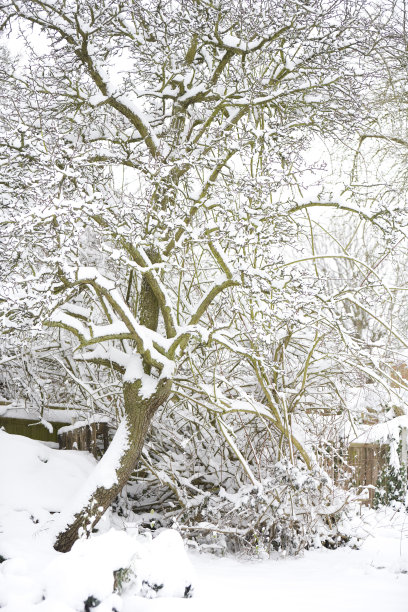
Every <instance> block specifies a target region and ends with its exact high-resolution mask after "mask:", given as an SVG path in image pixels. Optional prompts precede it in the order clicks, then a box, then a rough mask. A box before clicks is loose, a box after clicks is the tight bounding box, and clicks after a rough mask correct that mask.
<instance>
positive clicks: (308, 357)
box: [0, 0, 382, 551]
mask: <svg viewBox="0 0 408 612" xmlns="http://www.w3.org/2000/svg"><path fill="white" fill-rule="evenodd" d="M366 5H367V2H365V1H364V2H352V3H345V2H343V0H334V1H333V2H330V3H328V2H325V1H324V0H312V1H310V2H302V3H297V2H293V0H290V1H289V0H288V1H286V0H284V1H283V2H282V1H279V2H278V1H276V0H265V1H259V2H258V1H257V2H253V3H251V2H250V3H247V2H236V1H235V0H226V1H223V2H219V3H218V2H215V3H214V2H207V1H206V0H202V1H198V0H197V1H196V0H182V1H180V2H173V1H168V2H167V1H164V2H163V1H159V0H145V1H141V0H132V1H128V2H119V1H116V0H114V1H113V0H100V1H99V2H94V1H93V0H89V1H85V2H77V1H75V0H55V1H53V2H47V1H41V0H27V1H24V2H20V1H18V0H11V1H9V2H7V3H4V4H3V13H4V19H3V27H4V29H5V31H7V28H9V26H10V25H11V30H12V32H13V34H14V35H15V33H16V31H17V29H18V28H20V30H21V36H22V37H23V39H24V40H25V41H26V53H27V54H28V56H29V57H28V59H27V60H25V61H24V60H22V61H20V62H19V63H14V64H10V63H9V62H8V61H3V68H2V73H1V83H2V98H1V105H2V109H1V117H0V125H1V139H2V140H1V149H0V155H1V165H0V173H1V175H0V181H1V183H2V185H3V195H2V210H3V212H2V214H3V222H4V225H3V226H4V228H5V237H4V240H5V242H6V244H7V266H5V268H4V272H3V273H2V274H4V276H3V279H2V280H3V282H2V287H3V288H2V314H3V320H4V322H5V324H6V325H7V326H8V328H9V329H11V330H12V329H17V328H23V327H24V326H26V325H29V326H36V325H38V324H41V323H45V325H46V326H48V328H50V333H53V331H54V330H55V329H57V330H58V329H59V330H62V332H63V333H69V334H71V336H72V337H73V338H75V340H76V346H75V347H74V354H75V356H76V359H77V360H80V361H82V362H84V363H86V364H88V365H90V366H92V367H95V368H96V369H97V371H101V370H103V369H106V371H107V374H106V376H112V377H114V379H115V380H116V381H117V384H120V386H121V391H122V394H123V418H122V420H121V423H120V425H119V427H118V430H117V433H116V435H115V436H114V438H113V441H112V443H111V445H110V448H109V449H108V451H107V453H106V454H105V456H104V457H103V459H102V460H101V461H100V463H99V464H98V466H97V468H96V470H95V473H94V474H93V475H92V478H91V479H90V480H89V481H87V483H86V485H85V486H84V489H83V490H82V491H81V492H80V493H79V495H78V497H77V499H76V500H74V502H73V504H72V506H71V507H70V508H69V509H67V511H66V512H65V513H64V514H63V515H62V516H61V517H60V518H59V519H58V521H57V524H56V526H55V535H56V544H55V546H56V548H57V549H58V550H62V551H65V550H68V549H69V548H70V547H71V546H72V544H73V542H74V541H75V540H76V538H77V537H78V535H79V534H80V533H82V532H86V533H89V532H90V531H91V529H92V528H93V526H94V525H95V523H96V522H97V521H98V520H99V518H100V517H101V516H102V514H103V513H104V512H105V510H106V508H107V507H108V506H109V505H110V503H111V502H112V500H113V499H114V498H115V496H116V495H117V494H118V493H119V492H120V490H121V489H122V487H123V485H124V484H125V483H126V481H127V480H128V478H129V476H130V474H131V473H132V471H133V469H134V466H135V464H136V462H137V461H138V459H139V458H140V455H141V452H142V448H143V444H144V441H145V438H146V435H147V432H148V428H149V425H150V422H151V420H152V418H153V416H154V415H155V413H156V412H157V411H158V409H159V408H160V407H161V406H163V405H164V404H165V403H166V402H168V401H172V402H173V404H174V406H177V403H178V402H182V401H183V402H184V406H187V407H189V406H191V405H196V406H201V407H204V408H205V409H206V410H207V411H209V413H210V414H211V415H212V416H211V419H212V421H213V422H214V423H215V424H216V427H217V430H218V431H219V432H221V433H222V435H223V436H224V438H225V439H226V440H227V441H228V443H229V446H230V448H231V449H232V452H233V453H235V455H236V457H237V458H238V460H239V462H240V464H241V466H242V467H243V470H244V472H245V473H246V475H247V478H248V479H249V481H250V482H251V483H252V484H253V485H256V483H257V481H256V478H255V477H254V475H253V471H252V469H251V467H250V465H249V463H248V461H247V460H246V459H245V457H244V456H243V454H242V453H241V451H240V450H239V448H238V446H237V445H236V444H235V443H234V431H233V428H232V426H231V423H230V422H229V419H230V418H231V415H232V414H236V413H239V414H241V415H244V416H245V417H246V415H248V414H249V415H250V416H251V418H252V419H260V420H261V421H262V422H263V423H265V422H266V423H267V431H269V430H271V431H272V432H273V435H272V439H276V440H277V449H278V454H279V452H280V453H281V454H283V455H286V456H287V457H289V458H290V459H291V460H292V461H293V460H294V457H295V455H296V456H299V457H300V460H301V462H302V464H303V465H305V466H307V468H311V467H312V464H313V463H314V458H313V453H312V451H311V450H310V449H308V447H307V445H306V444H305V442H304V440H302V434H301V431H302V430H301V428H300V425H299V427H298V428H297V429H296V428H295V427H294V423H292V413H294V412H295V410H296V406H298V408H297V410H298V411H299V412H300V411H301V408H302V407H304V405H305V404H304V400H305V401H306V403H307V402H308V401H310V399H311V396H310V394H306V390H307V383H308V382H309V381H310V376H309V374H311V375H312V380H313V381H314V382H313V384H314V385H315V393H316V397H317V396H318V394H319V389H320V388H321V387H325V386H326V382H327V381H331V383H330V385H331V386H330V385H329V386H330V388H331V390H332V391H333V393H337V389H336V385H335V383H334V381H333V378H331V377H332V376H333V373H335V372H337V370H338V365H339V363H340V361H341V360H340V352H339V346H340V345H341V346H343V348H344V351H346V352H347V351H349V348H350V347H348V346H347V343H344V337H343V334H342V330H341V326H340V327H339V326H338V325H337V321H338V315H337V313H336V309H335V308H333V300H332V296H330V295H325V293H324V279H319V278H316V276H314V275H310V274H309V273H308V271H307V270H306V269H305V268H304V266H303V267H302V265H297V266H296V265H293V264H292V263H290V262H291V261H292V259H293V255H295V254H296V251H297V250H298V251H301V250H302V249H303V247H304V242H303V241H302V239H301V236H302V229H301V226H300V225H299V223H298V222H297V220H298V218H299V217H298V216H297V215H299V214H301V212H302V211H304V210H306V209H307V208H308V207H312V206H313V207H315V206H324V205H326V206H336V207H343V208H345V209H352V210H354V211H355V212H357V214H361V215H362V216H364V217H365V218H369V217H370V214H369V213H367V211H363V210H362V209H361V210H359V209H357V208H353V207H352V205H351V204H350V203H349V202H347V201H344V200H342V201H339V200H338V199H333V198H332V199H330V197H329V196H327V197H326V196H323V195H322V193H321V188H319V189H317V190H314V191H313V190H311V189H308V186H310V177H309V178H308V177H306V176H304V175H303V171H304V169H305V164H304V160H303V157H302V152H303V151H305V150H307V148H308V146H309V145H310V143H311V141H312V140H313V138H314V137H315V135H316V134H321V135H323V136H324V135H325V134H326V135H335V134H337V135H340V134H341V135H342V137H343V138H344V137H348V135H350V134H355V133H357V132H358V130H359V129H360V127H361V125H363V124H364V121H365V119H366V113H367V111H366V108H365V106H364V104H363V101H362V99H361V97H360V96H359V91H360V85H361V84H362V83H363V82H364V81H367V79H368V76H367V75H366V76H365V77H364V76H362V70H361V67H360V66H359V62H360V58H361V57H362V56H364V54H367V53H369V52H370V51H371V49H372V48H373V46H375V44H376V42H377V38H378V36H379V35H377V31H378V25H380V26H381V25H382V18H381V12H380V11H381V7H380V8H379V9H378V11H377V9H376V7H375V4H374V3H373V4H372V5H370V6H371V9H372V10H371V11H366V10H365V9H366ZM376 11H377V12H376ZM30 25H32V26H33V27H34V28H37V29H36V30H35V31H36V32H38V31H39V32H40V33H41V36H42V37H43V40H44V47H45V48H42V49H41V51H36V49H35V44H34V43H33V42H32V40H33V39H30V32H29V27H30ZM380 29H381V28H380ZM376 215H377V216H378V211H376ZM295 259H299V257H295ZM312 259H313V256H312ZM27 321H28V323H27ZM342 343H343V344H342ZM328 353H329V354H330V359H329V360H327V359H326V357H327V354H328ZM313 363H314V365H315V367H314V368H313V367H312V364H313ZM288 364H289V366H288ZM323 364H324V365H323ZM288 372H289V378H291V381H290V382H289V384H288V380H287V376H288ZM326 373H327V375H326ZM101 376H103V375H101ZM290 389H291V391H290ZM288 390H289V391H288ZM289 392H292V393H293V394H294V395H293V397H294V398H296V401H292V400H291V401H289V400H288V397H289V395H288V394H287V393H289ZM292 399H293V398H292ZM279 449H280V450H279Z"/></svg>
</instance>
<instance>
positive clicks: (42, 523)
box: [0, 430, 195, 612]
mask: <svg viewBox="0 0 408 612" xmlns="http://www.w3.org/2000/svg"><path fill="white" fill-rule="evenodd" d="M0 462H1V465H2V466H3V468H2V469H1V470H0V533H1V537H0V608H1V609H2V612H3V609H4V612H78V611H80V612H83V611H84V610H86V611H87V610H92V609H94V608H95V610H98V612H111V611H112V610H114V609H116V610H118V611H120V610H121V609H122V608H123V604H124V603H125V601H126V600H127V599H128V600H129V601H130V602H135V603H136V605H137V606H139V604H140V603H141V602H142V601H143V600H142V598H156V597H165V598H175V597H191V595H192V592H193V586H194V583H195V578H194V572H193V569H192V566H191V564H190V561H189V559H188V557H187V554H186V552H185V550H184V544H183V540H182V538H181V536H180V535H179V534H178V533H177V532H176V531H173V530H163V531H161V532H157V536H156V537H155V538H154V539H152V537H151V536H150V535H149V536H138V535H137V534H136V535H135V534H134V529H133V530H132V533H128V532H126V531H125V530H116V529H110V528H109V527H110V525H109V518H106V517H105V518H104V519H102V521H101V522H100V523H99V525H98V529H99V533H98V534H93V535H92V537H90V538H89V539H88V540H85V539H84V540H79V541H77V542H76V543H75V544H74V546H73V547H72V550H71V551H70V552H68V553H65V554H62V553H58V552H56V551H55V550H54V549H53V547H52V543H53V541H52V537H50V533H52V526H53V523H54V519H55V513H58V512H60V511H62V510H63V509H64V506H65V504H67V503H68V502H69V501H71V498H72V496H74V495H75V494H76V493H77V492H78V491H79V490H80V489H81V486H82V484H83V483H84V481H85V480H86V478H87V477H88V476H89V474H90V473H91V471H92V470H93V468H94V466H95V460H94V459H93V457H92V456H91V455H90V454H89V453H86V452H79V451H61V450H55V449H52V448H50V447H48V446H46V445H45V444H43V443H41V442H37V441H35V440H30V439H28V438H24V437H23V436H16V435H12V434H7V433H5V432H3V431H1V430H0ZM124 527H125V525H124ZM119 577H121V578H122V580H121V581H120V582H121V584H120V585H119V581H118V578H119ZM119 587H120V588H119ZM139 607H140V606H139Z"/></svg>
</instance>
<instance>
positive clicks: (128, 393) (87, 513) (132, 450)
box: [54, 380, 171, 552]
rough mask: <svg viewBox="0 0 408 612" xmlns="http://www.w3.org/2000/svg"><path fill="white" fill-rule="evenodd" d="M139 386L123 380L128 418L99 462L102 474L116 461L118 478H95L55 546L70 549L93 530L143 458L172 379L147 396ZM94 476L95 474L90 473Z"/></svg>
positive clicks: (56, 548) (138, 383) (57, 548)
mask: <svg viewBox="0 0 408 612" xmlns="http://www.w3.org/2000/svg"><path fill="white" fill-rule="evenodd" d="M140 388H141V381H140V380H138V381H135V382H132V383H125V384H124V386H123V396H124V403H125V417H124V419H125V422H124V423H122V427H120V428H119V429H118V431H117V432H116V434H115V436H114V438H113V440H112V443H111V445H110V447H109V448H108V450H107V452H106V454H105V455H104V456H103V457H102V459H101V461H100V462H99V464H98V468H99V472H100V473H101V474H102V473H103V468H104V465H105V464H106V468H107V470H108V472H109V469H110V468H111V466H110V462H112V461H113V462H115V464H116V466H117V467H115V472H116V482H115V483H114V484H112V485H111V486H109V487H105V486H98V481H97V479H96V484H95V486H94V490H92V489H91V490H90V491H89V495H86V494H85V497H84V503H82V505H81V508H80V509H79V510H78V511H77V512H76V513H75V514H74V518H73V519H72V520H71V521H68V523H67V524H66V526H64V527H63V528H62V530H61V531H60V532H59V533H58V534H57V537H56V541H55V544H54V548H55V550H58V551H60V552H67V551H69V550H71V548H72V546H73V544H74V542H75V541H76V540H77V539H78V537H79V536H80V535H82V534H84V533H85V534H87V535H88V534H90V533H91V531H92V529H93V527H94V526H95V525H96V523H97V522H98V521H99V519H100V518H101V517H102V515H103V514H104V513H105V512H106V510H107V509H108V508H109V506H110V505H111V503H112V502H113V501H114V499H115V497H116V496H117V495H118V493H120V491H121V490H122V489H123V487H124V486H125V484H126V483H127V481H128V480H129V477H130V475H131V474H132V472H133V470H134V468H135V465H136V463H137V461H138V460H139V458H140V455H141V452H142V448H143V444H144V441H145V438H146V435H147V432H148V429H149V425H150V423H151V420H152V418H153V415H154V414H155V412H156V410H157V409H158V408H159V407H160V406H161V405H162V404H163V403H164V402H165V401H166V399H167V398H168V397H169V394H170V390H171V381H170V380H161V381H160V382H159V384H158V386H157V389H156V391H155V392H154V393H153V394H152V395H151V396H150V397H147V398H145V397H142V395H141V394H140ZM124 434H125V435H124ZM126 434H127V437H126ZM118 437H119V438H120V437H123V438H125V440H126V443H125V444H124V445H123V449H122V448H121V440H120V439H119V440H118ZM115 438H116V441H115ZM110 451H111V452H110ZM118 452H119V453H120V457H119V458H116V461H115V456H116V455H117V454H118ZM92 477H93V475H92V474H91V478H92Z"/></svg>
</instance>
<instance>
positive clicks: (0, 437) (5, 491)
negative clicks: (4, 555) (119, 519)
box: [0, 430, 95, 515]
mask: <svg viewBox="0 0 408 612" xmlns="http://www.w3.org/2000/svg"><path fill="white" fill-rule="evenodd" d="M0 465H1V466H2V469H1V470H0V491H1V498H0V503H4V504H7V506H8V507H9V508H12V509H14V510H28V511H30V512H31V513H32V514H34V515H35V514H36V513H37V512H38V511H39V512H40V513H41V511H42V510H47V511H48V512H59V511H60V510H61V509H62V508H63V507H64V505H65V504H66V503H67V502H68V501H69V500H70V499H71V498H72V496H73V495H74V493H75V491H76V489H77V488H78V483H80V482H82V481H83V480H84V479H85V478H86V476H88V474H89V473H90V472H91V470H92V468H93V467H94V465H95V460H94V458H93V457H92V455H90V454H89V453H87V452H84V451H69V450H64V451H61V450H56V449H53V448H50V447H49V446H46V445H45V444H43V443H42V442H37V441H36V440H31V439H30V438H25V437H24V436H16V435H13V434H8V433H6V432H5V431H2V430H0ZM5 466H7V467H6V469H4V467H5Z"/></svg>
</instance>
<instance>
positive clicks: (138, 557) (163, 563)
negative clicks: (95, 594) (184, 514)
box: [123, 529, 195, 599]
mask: <svg viewBox="0 0 408 612" xmlns="http://www.w3.org/2000/svg"><path fill="white" fill-rule="evenodd" d="M149 540H150V541H149ZM194 583H195V575H194V570H193V567H192V565H191V562H190V560H189V558H188V557H187V553H186V551H185V549H184V543H183V540H182V538H181V536H180V534H179V533H178V532H177V531H174V530H172V529H164V530H163V531H161V532H160V533H159V534H158V535H157V536H156V537H155V538H154V539H153V540H151V539H150V538H148V539H147V541H146V542H145V543H144V545H143V546H140V547H139V549H138V550H137V552H136V553H135V555H134V556H133V558H132V560H131V563H130V565H129V568H128V571H125V575H124V585H123V590H124V591H125V592H126V593H127V594H129V595H132V596H141V597H147V598H148V599H154V598H155V597H184V598H187V599H188V598H190V597H192V595H193V592H194Z"/></svg>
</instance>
